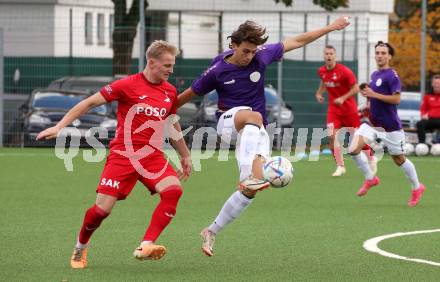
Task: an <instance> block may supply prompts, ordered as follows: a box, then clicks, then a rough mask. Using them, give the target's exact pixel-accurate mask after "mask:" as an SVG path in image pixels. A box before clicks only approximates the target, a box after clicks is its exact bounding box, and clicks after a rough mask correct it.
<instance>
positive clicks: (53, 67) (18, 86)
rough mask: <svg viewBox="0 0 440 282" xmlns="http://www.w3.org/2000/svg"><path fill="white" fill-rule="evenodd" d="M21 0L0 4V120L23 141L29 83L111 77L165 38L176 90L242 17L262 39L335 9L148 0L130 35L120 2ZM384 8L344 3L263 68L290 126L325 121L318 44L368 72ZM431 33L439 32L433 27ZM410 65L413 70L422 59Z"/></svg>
mask: <svg viewBox="0 0 440 282" xmlns="http://www.w3.org/2000/svg"><path fill="white" fill-rule="evenodd" d="M21 2H22V1H17V3H13V4H0V7H1V9H0V11H1V12H0V15H1V16H0V28H1V29H3V30H4V32H3V37H4V38H3V40H0V41H1V42H2V43H3V53H2V52H1V50H2V49H1V47H0V57H1V58H3V62H4V63H3V64H4V66H3V68H2V70H4V76H2V78H4V79H3V83H1V82H2V81H1V80H0V87H1V86H3V89H4V93H5V95H3V99H0V100H2V102H3V104H4V107H3V108H4V115H3V117H4V120H3V123H2V124H3V130H4V135H3V136H4V144H5V145H6V146H9V145H12V146H22V145H23V124H22V122H23V119H25V118H27V117H26V115H29V114H28V113H25V112H23V111H20V105H21V104H22V103H23V102H24V101H25V100H26V99H27V98H28V97H29V95H30V94H31V93H32V91H34V90H35V89H37V88H45V87H48V85H50V84H51V82H53V81H55V80H57V79H60V78H63V77H83V76H86V77H90V76H99V77H101V78H102V77H106V78H107V79H113V78H112V77H113V75H114V74H115V73H118V74H128V73H135V72H137V71H138V70H139V68H140V67H141V66H142V65H143V64H144V62H145V60H144V58H143V52H142V51H141V50H145V47H147V46H148V45H149V44H150V43H151V42H152V41H154V40H156V39H166V40H168V41H170V42H172V43H174V44H175V45H176V46H178V47H179V49H180V50H181V56H180V57H179V58H178V60H177V64H176V67H175V72H174V75H173V77H171V78H170V81H171V83H173V84H174V85H175V86H176V87H177V89H178V91H179V92H180V91H183V90H184V89H185V88H186V87H188V86H190V84H191V82H192V81H193V79H195V78H196V77H197V76H198V75H200V74H201V73H202V72H203V70H204V69H205V68H206V67H207V66H208V65H209V63H210V60H211V59H212V58H213V57H214V56H215V55H217V54H218V53H219V52H222V51H224V50H227V49H228V40H227V36H228V35H230V34H231V32H232V31H233V30H234V29H235V28H237V27H238V25H239V24H240V23H241V22H243V21H244V20H246V19H253V20H255V21H257V22H258V23H260V24H262V25H264V26H266V28H267V33H268V35H269V42H277V41H280V40H283V39H285V38H287V37H290V36H294V35H296V34H300V33H302V32H306V31H310V30H313V29H316V28H319V27H323V26H325V25H327V24H328V23H330V22H331V21H332V20H334V19H335V18H336V17H338V16H339V15H341V14H342V12H332V13H330V12H326V11H324V10H322V9H317V8H313V7H312V8H310V10H309V11H306V8H307V7H309V6H307V7H303V8H304V9H303V11H296V10H294V9H293V8H292V9H290V10H288V11H286V10H285V9H281V8H280V9H278V11H277V10H274V9H269V10H267V11H264V10H262V9H256V8H255V7H248V9H247V10H246V5H249V4H250V2H252V1H236V2H239V3H238V4H233V5H235V6H234V7H238V8H237V9H235V10H234V9H229V8H228V7H227V5H228V3H229V2H230V1H225V4H224V5H225V6H224V7H223V8H222V7H221V5H220V6H219V7H215V9H206V8H204V7H205V6H206V4H205V3H204V1H191V0H186V1H180V2H179V5H183V4H182V3H185V8H184V9H181V10H175V9H173V10H171V9H163V7H162V8H161V5H160V3H159V2H164V3H165V2H168V1H149V6H148V7H147V9H146V12H145V17H142V18H143V20H142V21H144V22H145V28H139V25H138V24H137V21H135V24H134V26H135V28H134V31H135V32H136V35H135V36H134V35H133V29H132V28H131V27H132V26H133V24H131V25H130V24H129V23H130V20H129V18H128V13H129V11H130V9H129V8H130V6H127V7H126V11H127V13H126V14H124V15H121V14H116V15H115V12H114V6H113V3H112V2H111V1H107V0H100V1H94V4H93V5H92V4H87V3H88V2H87V1H83V2H84V3H85V4H84V3H82V4H81V5H80V4H77V3H73V2H72V4H70V5H69V4H65V5H60V4H53V5H54V6H53V7H49V6H50V5H39V4H38V3H35V4H29V3H27V2H26V1H24V2H23V4H20V3H21ZM79 2H81V1H79ZM128 2H129V3H130V1H128ZM208 2H209V1H208ZM226 2H227V3H226ZM256 2H259V3H260V2H261V1H256ZM267 2H268V1H267ZM297 2H301V3H302V2H304V3H305V2H307V1H297ZM308 2H311V1H308ZM354 2H356V1H354ZM361 2H362V1H361ZM385 2H389V1H384V3H385ZM391 2H393V1H391ZM216 3H217V2H216ZM231 3H232V2H231ZM176 5H177V4H176ZM179 5H177V6H179ZM204 5H205V6H204ZM231 5H232V4H231ZM237 5H241V6H237ZM274 5H275V4H274ZM304 5H305V4H304ZM307 5H311V4H307ZM354 5H357V4H354ZM384 5H386V4H384ZM297 7H298V6H297ZM52 8H53V9H52ZM379 10H380V9H379ZM385 10H386V8H384V9H382V11H380V12H375V11H374V9H373V11H367V10H365V11H363V10H362V9H360V8H359V9H358V8H356V9H355V8H353V10H350V9H348V10H344V11H343V12H344V13H346V14H347V13H348V14H352V15H353V19H352V25H351V26H350V27H349V28H347V29H346V30H344V31H338V32H333V33H330V34H328V35H326V36H324V37H323V38H321V39H319V40H317V41H315V42H313V43H311V44H309V45H308V46H306V47H304V48H301V49H298V50H295V51H292V52H289V53H287V54H285V56H284V59H283V61H282V62H280V63H278V64H276V63H275V64H272V65H271V66H270V67H269V68H268V70H267V75H266V84H268V85H271V87H272V88H273V89H274V90H275V91H276V92H278V93H279V94H280V96H281V97H282V98H283V100H284V101H285V103H286V105H288V107H289V108H290V109H291V110H292V111H293V113H294V117H295V118H294V123H293V127H295V128H300V127H306V128H313V127H324V126H325V116H326V107H327V105H321V104H318V103H316V101H315V98H314V93H315V92H316V89H317V87H318V85H319V78H318V76H317V68H318V67H319V66H321V65H322V64H323V59H322V50H323V47H324V46H325V45H327V44H331V45H333V46H335V47H336V49H337V53H338V61H339V62H342V63H344V64H345V65H347V66H348V67H350V68H351V69H352V70H353V71H354V72H355V73H356V74H357V76H358V80H359V81H360V82H364V81H368V77H369V74H370V73H371V72H372V71H373V70H374V68H375V63H374V59H373V56H374V52H373V50H374V49H373V46H374V43H375V42H376V41H377V40H384V41H388V38H389V37H390V28H389V21H390V14H391V12H392V10H390V11H389V13H385V12H384V11H385ZM121 17H122V20H121ZM123 17H126V18H123ZM142 21H141V22H142ZM115 22H116V23H119V25H116V24H115ZM121 23H123V24H125V25H122V24H121ZM143 31H144V32H143ZM401 31H402V30H400V32H401ZM403 31H405V32H409V33H410V34H411V35H413V36H414V35H416V36H420V32H421V30H420V29H417V28H413V29H406V30H403ZM433 32H434V33H437V36H438V31H433ZM140 33H142V36H140ZM0 34H1V33H0ZM116 34H117V35H116ZM132 38H134V40H133V41H132V40H131V39H132ZM140 38H143V39H144V40H140ZM130 42H133V44H131V43H130ZM121 44H122V45H121ZM430 44H431V45H430ZM432 44H433V43H432V42H431V43H429V44H428V46H427V48H428V49H429V48H431V47H432ZM0 46H1V45H0ZM413 47H414V52H413V56H414V57H413V58H407V59H408V60H415V59H416V58H418V59H419V62H420V58H419V57H420V47H419V46H413ZM400 48H403V46H400ZM116 49H118V50H119V51H117V52H118V54H119V55H117V54H116V53H117V52H116ZM121 50H122V51H121ZM124 50H125V51H124ZM124 52H125V54H124ZM139 54H141V55H139ZM124 55H125V58H124ZM126 55H128V59H127V56H126ZM428 55H429V54H428ZM118 56H119V57H118ZM428 57H429V56H428ZM140 58H141V59H140ZM428 60H429V58H428ZM0 64H1V60H0ZM412 67H414V68H417V69H420V68H419V67H420V64H419V65H413V66H412ZM428 74H430V72H429V71H428ZM65 81H67V79H66V80H65ZM63 83H64V82H61V85H62V84H63ZM68 84H69V83H66V84H64V85H68ZM52 85H53V84H52ZM415 87H416V86H414V87H413V88H415ZM83 88H84V87H83ZM91 88H92V87H91ZM94 89H95V88H94ZM0 90H1V88H0ZM82 90H84V89H82ZM89 91H90V89H89ZM1 97H2V96H0V98H1ZM195 102H196V103H195V109H193V110H194V111H197V107H199V104H200V102H201V101H200V100H198V101H195ZM360 102H362V100H360ZM0 103H1V102H0ZM0 105H1V104H0ZM0 108H1V107H0ZM189 112H191V111H189ZM197 122H200V119H195V120H192V121H191V120H190V121H189V123H192V124H194V125H197ZM0 140H1V139H0Z"/></svg>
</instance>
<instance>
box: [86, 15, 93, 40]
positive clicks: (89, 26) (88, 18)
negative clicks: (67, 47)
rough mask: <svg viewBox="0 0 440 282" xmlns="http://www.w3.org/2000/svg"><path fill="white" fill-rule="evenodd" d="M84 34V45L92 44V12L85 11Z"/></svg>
mask: <svg viewBox="0 0 440 282" xmlns="http://www.w3.org/2000/svg"><path fill="white" fill-rule="evenodd" d="M84 34H85V40H86V45H92V44H93V14H92V13H86V20H85V24H84Z"/></svg>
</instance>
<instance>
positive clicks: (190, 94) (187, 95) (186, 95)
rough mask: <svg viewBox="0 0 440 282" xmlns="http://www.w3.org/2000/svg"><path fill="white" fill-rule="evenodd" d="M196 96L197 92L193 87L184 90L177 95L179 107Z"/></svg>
mask: <svg viewBox="0 0 440 282" xmlns="http://www.w3.org/2000/svg"><path fill="white" fill-rule="evenodd" d="M194 96H196V93H194V91H193V90H192V88H191V87H189V88H188V89H186V90H185V91H183V92H182V93H181V94H179V96H177V107H178V108H180V107H181V106H182V105H183V104H185V103H187V102H189V101H190V100H191V99H192V98H194Z"/></svg>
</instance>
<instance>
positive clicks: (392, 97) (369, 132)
mask: <svg viewBox="0 0 440 282" xmlns="http://www.w3.org/2000/svg"><path fill="white" fill-rule="evenodd" d="M392 56H394V49H393V47H392V46H391V45H390V44H388V43H384V42H382V41H379V42H378V43H377V44H376V46H375V59H376V64H377V68H378V70H377V71H375V72H373V73H372V74H371V81H370V83H369V84H368V85H367V84H361V85H360V88H361V94H362V96H364V97H367V98H369V99H370V120H371V122H372V124H373V126H375V128H373V127H371V126H369V125H368V124H365V123H364V124H362V125H361V127H360V128H359V129H358V130H356V132H355V137H354V138H353V141H352V143H351V145H350V148H349V152H350V154H351V155H352V158H353V160H354V161H355V162H356V164H357V166H358V167H359V169H360V170H361V171H362V173H363V174H364V176H365V182H364V184H363V185H362V187H361V189H360V190H359V191H358V193H357V195H358V196H364V195H365V194H367V192H368V190H369V189H370V188H371V187H373V186H376V185H378V184H379V182H380V180H379V177H377V176H375V175H374V173H373V172H372V171H371V169H370V167H369V166H368V161H367V159H366V157H365V155H364V154H361V153H360V152H361V150H362V148H363V146H364V145H365V144H368V143H371V142H373V141H374V140H379V141H380V142H381V143H382V144H383V146H385V147H386V148H387V149H388V153H389V154H390V155H391V157H392V158H393V161H394V163H395V164H396V165H398V166H399V167H400V168H401V169H402V170H403V171H404V173H405V175H406V177H407V178H408V179H409V180H410V182H411V186H412V193H411V198H410V200H409V201H408V205H409V206H410V207H413V206H415V205H417V203H418V202H419V200H420V198H421V197H422V194H423V192H424V191H425V186H424V185H423V184H421V183H420V182H419V179H418V177H417V172H416V169H415V167H414V164H413V163H412V162H411V161H410V160H409V159H407V158H406V157H405V155H404V149H403V146H404V145H405V134H404V132H403V130H402V125H401V123H400V119H399V116H398V115H397V105H398V104H399V103H400V92H401V84H400V78H399V76H398V75H397V73H396V71H395V70H394V69H392V68H390V65H389V62H390V60H391V58H392ZM378 129H379V130H378Z"/></svg>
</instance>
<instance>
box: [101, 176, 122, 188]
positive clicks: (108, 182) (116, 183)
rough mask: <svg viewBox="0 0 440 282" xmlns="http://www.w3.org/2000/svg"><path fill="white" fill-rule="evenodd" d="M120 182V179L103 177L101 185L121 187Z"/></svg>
mask: <svg viewBox="0 0 440 282" xmlns="http://www.w3.org/2000/svg"><path fill="white" fill-rule="evenodd" d="M119 183H121V182H120V181H116V180H113V179H110V178H104V177H103V178H102V179H101V186H109V187H111V188H115V189H119Z"/></svg>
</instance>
